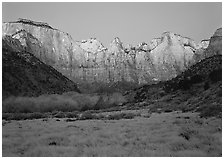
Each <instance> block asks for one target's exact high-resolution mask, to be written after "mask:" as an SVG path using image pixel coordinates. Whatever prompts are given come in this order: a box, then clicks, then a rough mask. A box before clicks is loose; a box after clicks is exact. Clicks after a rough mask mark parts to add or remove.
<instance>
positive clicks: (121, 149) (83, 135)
mask: <svg viewBox="0 0 224 159" xmlns="http://www.w3.org/2000/svg"><path fill="white" fill-rule="evenodd" d="M2 153H3V156H55V157H56V156H71V157H72V156H73V157H74V156H138V157H140V156H167V157H169V156H222V120H221V119H220V118H214V117H212V118H207V119H205V118H199V116H198V113H191V112H188V113H182V112H178V111H175V112H169V113H152V114H148V115H147V114H146V115H140V116H135V117H134V118H133V119H121V120H77V121H70V122H68V120H67V121H66V118H61V119H57V118H49V119H36V120H20V121H15V120H11V121H5V120H3V127H2Z"/></svg>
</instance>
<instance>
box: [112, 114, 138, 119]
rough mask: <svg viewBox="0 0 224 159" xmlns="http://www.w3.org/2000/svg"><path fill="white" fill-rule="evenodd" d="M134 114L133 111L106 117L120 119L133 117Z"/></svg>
mask: <svg viewBox="0 0 224 159" xmlns="http://www.w3.org/2000/svg"><path fill="white" fill-rule="evenodd" d="M134 117H135V115H134V114H133V113H120V114H113V115H110V116H109V117H108V119H109V120H120V119H133V118H134Z"/></svg>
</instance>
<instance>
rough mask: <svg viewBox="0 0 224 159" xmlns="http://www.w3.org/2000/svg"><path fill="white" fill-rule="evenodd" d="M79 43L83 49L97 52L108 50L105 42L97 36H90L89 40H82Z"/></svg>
mask: <svg viewBox="0 0 224 159" xmlns="http://www.w3.org/2000/svg"><path fill="white" fill-rule="evenodd" d="M77 43H78V45H79V46H80V47H81V48H82V49H83V50H85V51H87V52H92V53H96V52H99V51H103V50H106V48H105V47H104V46H103V44H102V43H101V42H100V41H99V40H97V39H96V38H89V39H87V40H82V41H81V42H77Z"/></svg>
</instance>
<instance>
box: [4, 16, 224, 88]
mask: <svg viewBox="0 0 224 159" xmlns="http://www.w3.org/2000/svg"><path fill="white" fill-rule="evenodd" d="M2 30H3V36H5V35H8V36H11V37H12V38H14V39H18V40H19V41H20V42H21V44H22V45H23V46H24V49H25V50H26V51H27V52H30V53H32V54H33V55H34V56H36V57H37V58H38V59H40V60H41V61H43V62H44V63H45V64H47V65H50V66H52V67H53V68H55V69H56V70H58V71H59V72H61V73H62V74H63V75H65V76H66V77H68V78H69V79H71V80H72V81H74V82H76V83H78V84H79V85H81V84H87V83H88V84H94V83H95V84H97V83H100V84H101V85H103V84H107V85H111V84H114V83H119V82H124V83H125V82H126V83H137V84H144V83H150V82H151V83H152V82H156V81H160V80H168V79H171V78H173V77H175V76H177V75H178V74H179V73H180V72H182V71H184V70H186V68H188V67H189V66H191V65H192V64H194V63H195V62H197V61H198V60H200V58H203V57H204V56H199V55H203V52H204V50H205V49H206V47H207V46H208V41H206V42H204V41H203V42H202V43H200V44H196V43H195V42H194V41H193V40H192V39H190V38H186V37H183V36H181V35H178V34H174V33H172V32H165V33H163V34H162V37H161V38H155V39H153V40H152V41H151V42H149V43H148V44H147V43H145V42H143V43H141V44H139V45H138V46H136V47H133V46H131V45H129V46H127V47H125V46H123V44H122V42H121V40H120V39H119V38H115V39H114V40H113V41H112V42H111V44H110V45H109V48H105V47H104V46H103V45H102V43H101V42H99V41H98V40H97V39H96V38H91V39H88V40H82V41H74V40H73V39H72V38H71V36H70V35H69V34H68V33H65V32H62V31H60V30H57V29H54V28H52V27H51V26H49V25H48V24H46V23H40V22H33V21H30V20H25V19H20V20H19V21H16V22H9V23H3V26H2ZM217 39H218V40H219V39H220V31H218V32H217V33H216V34H215V35H214V36H213V37H212V38H211V39H210V43H211V44H210V45H215V44H216V43H217V42H216V41H217ZM208 49H209V47H208ZM196 53H197V54H196ZM195 54H196V55H198V56H196V55H195ZM196 57H197V58H199V59H197V58H196Z"/></svg>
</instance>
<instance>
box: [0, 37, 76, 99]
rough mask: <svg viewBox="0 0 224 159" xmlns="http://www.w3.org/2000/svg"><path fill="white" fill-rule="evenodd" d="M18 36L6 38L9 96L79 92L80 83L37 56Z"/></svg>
mask: <svg viewBox="0 0 224 159" xmlns="http://www.w3.org/2000/svg"><path fill="white" fill-rule="evenodd" d="M24 50H25V48H24V46H23V45H21V42H20V41H19V40H17V39H13V38H11V37H10V36H5V37H4V38H3V40H2V83H3V85H2V91H3V93H2V94H3V99H4V98H5V97H8V96H12V95H13V96H38V95H41V94H55V93H58V94H61V93H63V92H66V91H76V92H79V90H78V88H77V86H76V84H74V83H73V82H72V81H71V80H69V79H68V78H66V77H65V76H63V75H62V74H61V73H59V72H58V71H56V70H55V69H54V68H52V67H51V66H48V65H46V64H44V63H43V62H41V61H40V60H39V59H37V58H36V57H35V56H34V55H33V54H31V53H29V52H26V51H24Z"/></svg>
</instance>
